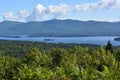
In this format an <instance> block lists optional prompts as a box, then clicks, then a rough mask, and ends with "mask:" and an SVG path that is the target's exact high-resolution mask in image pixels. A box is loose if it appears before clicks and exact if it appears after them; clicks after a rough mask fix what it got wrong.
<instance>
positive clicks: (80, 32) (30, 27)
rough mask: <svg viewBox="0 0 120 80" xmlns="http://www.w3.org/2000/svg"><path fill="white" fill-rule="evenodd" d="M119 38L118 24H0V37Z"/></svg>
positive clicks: (97, 22) (10, 22)
mask: <svg viewBox="0 0 120 80" xmlns="http://www.w3.org/2000/svg"><path fill="white" fill-rule="evenodd" d="M16 34H19V35H24V34H25V35H39V36H119V35H120V22H106V21H93V20H89V21H79V20H71V19H67V20H58V19H53V20H48V21H42V22H36V21H32V22H17V21H3V22H0V35H16Z"/></svg>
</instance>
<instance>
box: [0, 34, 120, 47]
mask: <svg viewBox="0 0 120 80" xmlns="http://www.w3.org/2000/svg"><path fill="white" fill-rule="evenodd" d="M116 37H117V36H88V37H29V36H26V35H21V36H6V37H5V36H1V37H0V40H21V41H38V42H48V43H77V44H97V45H106V44H107V41H108V40H110V41H111V43H112V44H113V45H116V46H118V45H120V42H119V41H115V40H114V38H116Z"/></svg>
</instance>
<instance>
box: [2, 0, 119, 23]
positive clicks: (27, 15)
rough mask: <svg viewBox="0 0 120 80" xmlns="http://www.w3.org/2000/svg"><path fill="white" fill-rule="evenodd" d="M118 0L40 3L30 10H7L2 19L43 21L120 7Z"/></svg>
mask: <svg viewBox="0 0 120 80" xmlns="http://www.w3.org/2000/svg"><path fill="white" fill-rule="evenodd" d="M119 4H120V0H100V1H98V2H96V3H86V4H81V5H79V4H77V5H71V6H70V5H67V4H65V3H63V4H59V5H49V6H48V7H45V6H43V5H42V4H37V5H36V6H35V8H34V9H33V11H32V12H29V11H27V10H21V11H19V12H18V13H16V14H14V13H13V12H8V13H5V14H4V17H3V18H4V20H24V21H44V20H49V19H56V18H59V17H62V16H64V15H67V14H68V13H73V12H74V14H75V13H79V12H83V11H94V10H101V9H106V10H107V9H114V8H118V9H120V5H119Z"/></svg>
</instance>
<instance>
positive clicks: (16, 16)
mask: <svg viewBox="0 0 120 80" xmlns="http://www.w3.org/2000/svg"><path fill="white" fill-rule="evenodd" d="M28 16H29V12H28V11H26V10H21V11H19V12H18V13H17V14H14V13H13V12H7V13H4V16H3V18H4V20H18V21H21V20H25V18H26V17H28Z"/></svg>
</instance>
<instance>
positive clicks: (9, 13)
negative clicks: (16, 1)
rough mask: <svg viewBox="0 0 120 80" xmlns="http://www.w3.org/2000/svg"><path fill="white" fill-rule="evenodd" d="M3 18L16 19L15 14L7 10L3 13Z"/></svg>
mask: <svg viewBox="0 0 120 80" xmlns="http://www.w3.org/2000/svg"><path fill="white" fill-rule="evenodd" d="M3 18H4V19H5V20H12V19H16V16H15V15H14V14H13V13H12V12H8V13H4V17H3Z"/></svg>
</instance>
